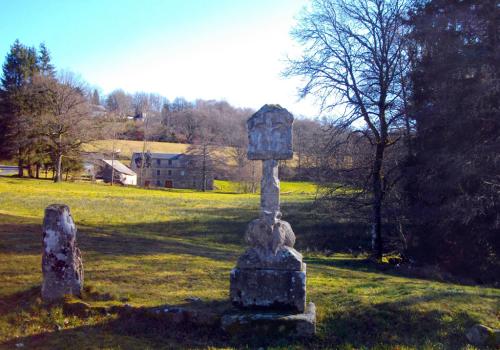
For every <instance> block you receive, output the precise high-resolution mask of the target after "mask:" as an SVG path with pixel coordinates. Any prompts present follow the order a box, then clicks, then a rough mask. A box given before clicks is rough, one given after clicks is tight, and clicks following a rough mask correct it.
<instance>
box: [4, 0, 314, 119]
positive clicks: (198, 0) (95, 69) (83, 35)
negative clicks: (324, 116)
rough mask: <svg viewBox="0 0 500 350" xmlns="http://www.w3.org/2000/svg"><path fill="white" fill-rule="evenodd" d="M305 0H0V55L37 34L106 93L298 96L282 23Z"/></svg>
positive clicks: (59, 62) (292, 100) (254, 99)
mask: <svg viewBox="0 0 500 350" xmlns="http://www.w3.org/2000/svg"><path fill="white" fill-rule="evenodd" d="M307 4H308V1H307V0H267V1H266V0H232V1H230V0H204V1H203V0H182V1H181V0H163V1H161V0H142V1H139V0H136V1H132V0H101V1H97V0H79V1H77V0H66V1H56V0H45V1H42V0H29V1H28V0H16V1H14V0H0V9H1V11H0V55H2V62H3V58H4V57H5V55H6V54H7V52H8V50H9V48H10V45H11V44H12V43H13V42H14V40H15V39H16V38H18V39H19V40H20V41H21V42H22V43H24V44H27V45H38V44H39V43H40V42H42V41H43V42H45V43H46V45H47V47H48V48H49V50H50V51H51V54H52V57H53V61H54V64H55V65H56V67H57V68H58V69H63V70H70V71H73V72H75V73H78V74H80V75H81V77H82V78H83V79H85V80H86V81H87V82H88V83H89V84H91V85H93V86H96V87H98V88H100V89H101V91H102V92H103V93H108V92H110V91H112V90H113V89H116V88H123V89H124V90H126V91H128V92H135V91H146V92H156V93H160V94H162V95H164V96H166V97H168V98H169V99H173V98H174V97H176V96H183V97H185V98H187V99H189V100H193V99H195V98H203V99H224V100H226V101H228V102H229V103H231V104H233V105H236V106H240V107H251V108H255V109H257V108H259V107H260V106H261V105H263V104H265V103H279V104H281V105H283V106H284V107H286V108H288V109H289V110H291V111H292V112H293V113H295V114H302V115H305V116H310V117H312V116H315V115H316V114H317V113H318V111H317V108H316V107H315V105H314V103H313V102H314V101H313V100H312V99H311V100H305V101H300V102H297V96H296V88H297V87H298V85H299V84H300V81H299V80H298V79H283V78H281V77H280V72H281V71H282V70H283V68H284V67H285V62H284V60H285V58H286V55H287V54H291V55H294V54H296V53H297V52H299V51H298V50H299V49H298V48H297V47H296V45H295V44H294V42H293V40H292V39H291V38H290V35H289V32H290V29H291V28H292V27H293V25H294V24H295V23H296V17H297V16H298V14H299V13H300V11H301V9H302V8H303V7H304V6H306V5H307Z"/></svg>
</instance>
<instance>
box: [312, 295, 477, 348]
mask: <svg viewBox="0 0 500 350" xmlns="http://www.w3.org/2000/svg"><path fill="white" fill-rule="evenodd" d="M428 299H429V300H430V299H433V297H432V296H428ZM417 302H418V301H417V300H406V301H403V302H398V303H391V302H386V303H380V304H372V305H367V306H363V307H360V306H356V307H352V308H350V309H348V310H346V311H344V312H338V311H337V312H333V313H332V314H330V315H328V316H327V317H326V319H325V320H324V322H323V324H322V326H321V327H322V332H324V334H325V339H324V341H325V342H326V343H336V344H338V345H343V346H347V345H349V346H351V347H354V348H372V347H376V346H382V347H387V348H391V349H393V348H398V347H399V346H408V347H412V348H413V347H414V348H422V347H425V346H426V345H427V346H429V345H430V347H432V348H445V349H460V348H462V347H464V346H465V345H466V339H465V336H464V332H465V330H466V329H467V328H468V327H470V326H472V325H473V324H475V323H477V320H475V319H474V318H472V317H471V316H470V315H468V314H467V313H459V314H454V315H453V316H452V317H451V316H450V314H447V313H445V312H442V311H438V310H416V309H414V308H410V307H409V306H411V305H414V304H415V303H417Z"/></svg>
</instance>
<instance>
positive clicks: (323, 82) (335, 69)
mask: <svg viewBox="0 0 500 350" xmlns="http://www.w3.org/2000/svg"><path fill="white" fill-rule="evenodd" d="M292 35H293V36H294V38H295V39H296V41H297V42H298V43H299V44H301V45H302V47H303V49H304V50H303V52H304V53H303V54H302V55H301V56H299V57H296V58H292V59H290V60H289V67H288V70H287V71H286V72H285V75H287V76H299V77H302V78H305V79H304V81H305V82H306V83H305V85H304V86H302V87H301V89H300V91H299V92H300V94H301V95H302V96H306V95H313V96H316V98H317V99H318V101H319V103H320V104H321V106H322V109H323V110H324V111H326V112H329V113H330V114H331V118H330V123H329V130H327V133H328V134H329V136H330V138H329V139H328V140H327V142H326V143H324V145H325V147H324V151H326V152H323V153H324V154H327V155H331V157H324V158H323V159H322V162H323V163H322V166H319V167H317V168H316V170H317V171H318V174H321V175H320V176H319V177H318V178H319V179H320V180H321V181H323V183H325V185H326V187H327V188H329V189H330V191H329V197H330V198H331V199H332V201H331V203H332V209H331V210H332V213H333V215H336V214H340V215H339V216H341V217H342V216H343V215H344V217H345V210H346V209H350V211H349V214H350V215H353V213H354V215H358V216H359V217H358V219H359V220H364V221H365V222H366V223H367V224H369V227H371V234H372V249H373V252H374V255H375V257H376V258H378V259H381V258H382V256H383V254H384V253H386V252H390V251H394V250H395V251H397V252H400V253H401V254H402V256H403V258H406V259H410V260H412V261H417V262H424V263H432V264H438V265H440V266H441V267H443V268H445V269H447V270H448V271H452V272H455V273H459V274H466V275H468V276H472V277H474V278H475V279H476V280H477V281H495V280H498V276H500V261H499V254H500V235H499V234H498V232H499V228H500V207H499V203H500V196H499V194H500V178H499V174H500V171H499V162H500V152H499V150H500V144H499V126H500V125H499V119H500V113H499V104H500V69H499V68H500V67H499V66H500V45H499V35H500V7H499V6H498V2H497V1H495V0H482V1H479V0H468V1H459V0H427V1H419V0H417V1H410V0H408V1H406V0H352V1H347V0H314V1H312V7H311V9H309V10H308V11H305V12H304V13H303V15H302V17H301V19H300V20H299V22H298V25H297V26H296V27H295V28H294V30H293V32H292ZM344 157H348V160H349V161H348V162H340V163H339V162H338V161H339V160H341V159H343V158H344ZM332 161H333V162H332ZM341 187H342V188H344V189H345V188H350V189H353V191H339V189H340V188H341ZM353 193H354V194H353ZM343 194H345V195H343ZM353 209H354V210H353Z"/></svg>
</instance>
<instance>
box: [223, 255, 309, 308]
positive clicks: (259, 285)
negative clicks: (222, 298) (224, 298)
mask: <svg viewBox="0 0 500 350" xmlns="http://www.w3.org/2000/svg"><path fill="white" fill-rule="evenodd" d="M302 265H303V266H302V271H291V270H277V269H240V268H234V269H233V270H232V271H231V277H230V289H229V296H230V299H231V302H232V303H233V305H235V306H237V307H240V308H266V309H269V308H271V309H281V310H292V311H295V312H304V310H305V307H306V264H302Z"/></svg>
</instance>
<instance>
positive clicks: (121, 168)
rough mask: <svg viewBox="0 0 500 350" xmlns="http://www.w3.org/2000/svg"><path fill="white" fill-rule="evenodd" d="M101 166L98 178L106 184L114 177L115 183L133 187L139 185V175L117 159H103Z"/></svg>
mask: <svg viewBox="0 0 500 350" xmlns="http://www.w3.org/2000/svg"><path fill="white" fill-rule="evenodd" d="M100 165H101V166H100V169H99V170H98V172H97V174H96V178H101V179H103V180H104V182H111V177H112V176H114V181H113V182H114V183H117V184H122V185H132V186H136V185H137V174H136V173H135V171H133V170H131V169H130V168H129V167H127V166H126V165H125V164H123V163H122V162H120V161H118V160H116V159H115V160H110V159H101V164H100ZM113 168H114V171H113Z"/></svg>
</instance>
